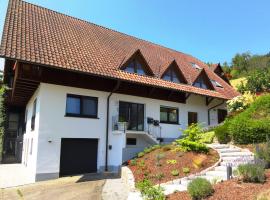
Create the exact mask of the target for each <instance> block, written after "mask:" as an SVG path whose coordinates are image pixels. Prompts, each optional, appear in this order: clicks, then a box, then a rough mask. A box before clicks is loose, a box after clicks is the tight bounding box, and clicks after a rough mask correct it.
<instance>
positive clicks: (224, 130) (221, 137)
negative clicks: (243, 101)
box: [215, 120, 231, 144]
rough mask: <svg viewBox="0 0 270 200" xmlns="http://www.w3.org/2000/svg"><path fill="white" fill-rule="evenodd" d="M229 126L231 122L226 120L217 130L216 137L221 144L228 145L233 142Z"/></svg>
mask: <svg viewBox="0 0 270 200" xmlns="http://www.w3.org/2000/svg"><path fill="white" fill-rule="evenodd" d="M228 126H229V122H228V120H226V121H225V122H224V124H222V125H220V126H218V127H216V128H215V136H216V138H217V140H218V142H219V143H220V144H227V143H229V142H230V141H231V136H230V133H229V129H228Z"/></svg>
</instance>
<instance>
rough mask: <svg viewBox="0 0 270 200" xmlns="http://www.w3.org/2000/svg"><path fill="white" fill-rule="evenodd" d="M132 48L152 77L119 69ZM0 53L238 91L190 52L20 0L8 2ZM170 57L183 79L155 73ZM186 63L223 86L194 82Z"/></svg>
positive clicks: (184, 87) (129, 77)
mask: <svg viewBox="0 0 270 200" xmlns="http://www.w3.org/2000/svg"><path fill="white" fill-rule="evenodd" d="M137 50H139V51H140V53H141V54H142V56H143V57H144V58H145V60H146V62H147V64H148V65H149V67H150V68H151V70H152V71H153V73H154V76H153V77H150V76H141V75H137V74H130V73H127V72H124V71H122V70H120V69H119V67H120V66H121V64H123V63H124V62H125V61H126V60H127V59H129V57H130V56H132V55H133V54H134V53H135V52H136V51H137ZM0 56H1V57H5V58H9V59H17V60H20V61H27V62H32V63H36V64H42V65H48V66H52V67H58V68H62V69H68V70H74V71H80V72H85V73H89V74H94V75H101V76H105V77H108V78H117V79H121V80H126V81H130V82H136V83H140V84H145V85H152V86H156V87H162V88H168V89H172V90H178V91H185V92H190V93H195V94H200V95H206V96H212V97H217V98H222V99H231V98H233V97H234V96H237V95H238V93H237V92H236V91H235V90H234V89H233V88H232V87H231V86H230V85H228V84H227V83H226V82H225V81H224V80H222V79H221V78H220V77H219V76H217V75H216V74H215V73H214V72H213V71H212V70H211V69H209V67H208V66H207V65H206V64H205V63H203V62H201V61H200V60H198V59H196V58H194V57H192V56H190V55H187V54H184V53H181V52H178V51H175V50H172V49H169V48H166V47H163V46H160V45H157V44H153V43H151V42H148V41H144V40H141V39H138V38H135V37H132V36H129V35H126V34H123V33H120V32H117V31H114V30H111V29H108V28H105V27H102V26H99V25H96V24H93V23H89V22H86V21H83V20H80V19H76V18H74V17H70V16H67V15H64V14H61V13H58V12H55V11H52V10H49V9H46V8H43V7H40V6H36V5H33V4H30V3H27V2H24V1H21V0H10V2H9V7H8V12H7V16H6V21H5V26H4V32H3V37H2V43H1V47H0ZM173 60H175V61H176V62H177V64H178V65H179V67H180V69H181V71H182V72H183V74H184V76H185V78H186V80H187V81H188V84H177V83H173V82H169V81H165V80H162V79H160V76H161V73H160V72H164V70H165V69H164V67H166V66H169V64H170V63H171V62H172V61H173ZM191 63H196V64H197V65H198V66H200V67H201V68H204V69H205V72H206V73H207V75H208V76H209V78H210V79H214V80H216V81H218V82H219V83H220V84H221V85H222V86H223V88H217V87H215V90H205V89H201V88H197V87H193V86H192V83H193V82H194V80H195V79H196V77H197V76H198V74H199V73H200V71H199V70H197V69H194V68H193V67H192V65H191Z"/></svg>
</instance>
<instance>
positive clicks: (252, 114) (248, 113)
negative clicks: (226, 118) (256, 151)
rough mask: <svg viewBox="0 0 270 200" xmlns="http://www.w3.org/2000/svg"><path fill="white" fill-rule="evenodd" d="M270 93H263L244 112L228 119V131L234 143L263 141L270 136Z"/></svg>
mask: <svg viewBox="0 0 270 200" xmlns="http://www.w3.org/2000/svg"><path fill="white" fill-rule="evenodd" d="M269 124H270V94H268V95H263V96H260V97H259V98H257V100H256V101H255V102H254V103H253V104H251V105H250V107H249V108H247V109H246V110H245V111H244V112H242V113H240V114H238V115H236V116H235V117H234V118H232V119H231V120H230V123H229V127H228V129H229V132H230V135H231V136H232V139H233V140H234V142H235V143H238V144H252V143H260V142H265V141H266V138H267V136H270V126H269Z"/></svg>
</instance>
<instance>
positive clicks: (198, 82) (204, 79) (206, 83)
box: [193, 69, 215, 90]
mask: <svg viewBox="0 0 270 200" xmlns="http://www.w3.org/2000/svg"><path fill="white" fill-rule="evenodd" d="M193 86H195V87H199V88H203V89H208V90H214V89H215V88H214V86H213V84H212V82H211V80H210V79H209V77H208V75H207V73H206V72H205V70H204V69H202V70H201V72H200V73H199V75H198V76H197V78H196V79H195V81H194V82H193Z"/></svg>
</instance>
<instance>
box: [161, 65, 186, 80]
mask: <svg viewBox="0 0 270 200" xmlns="http://www.w3.org/2000/svg"><path fill="white" fill-rule="evenodd" d="M161 78H162V79H163V80H166V81H171V82H174V83H187V80H186V78H185V77H184V75H183V73H182V71H181V70H180V68H179V66H178V65H177V63H176V61H175V60H174V61H172V63H171V64H170V65H169V66H168V67H167V69H166V70H165V71H164V73H163V74H162V75H161Z"/></svg>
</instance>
